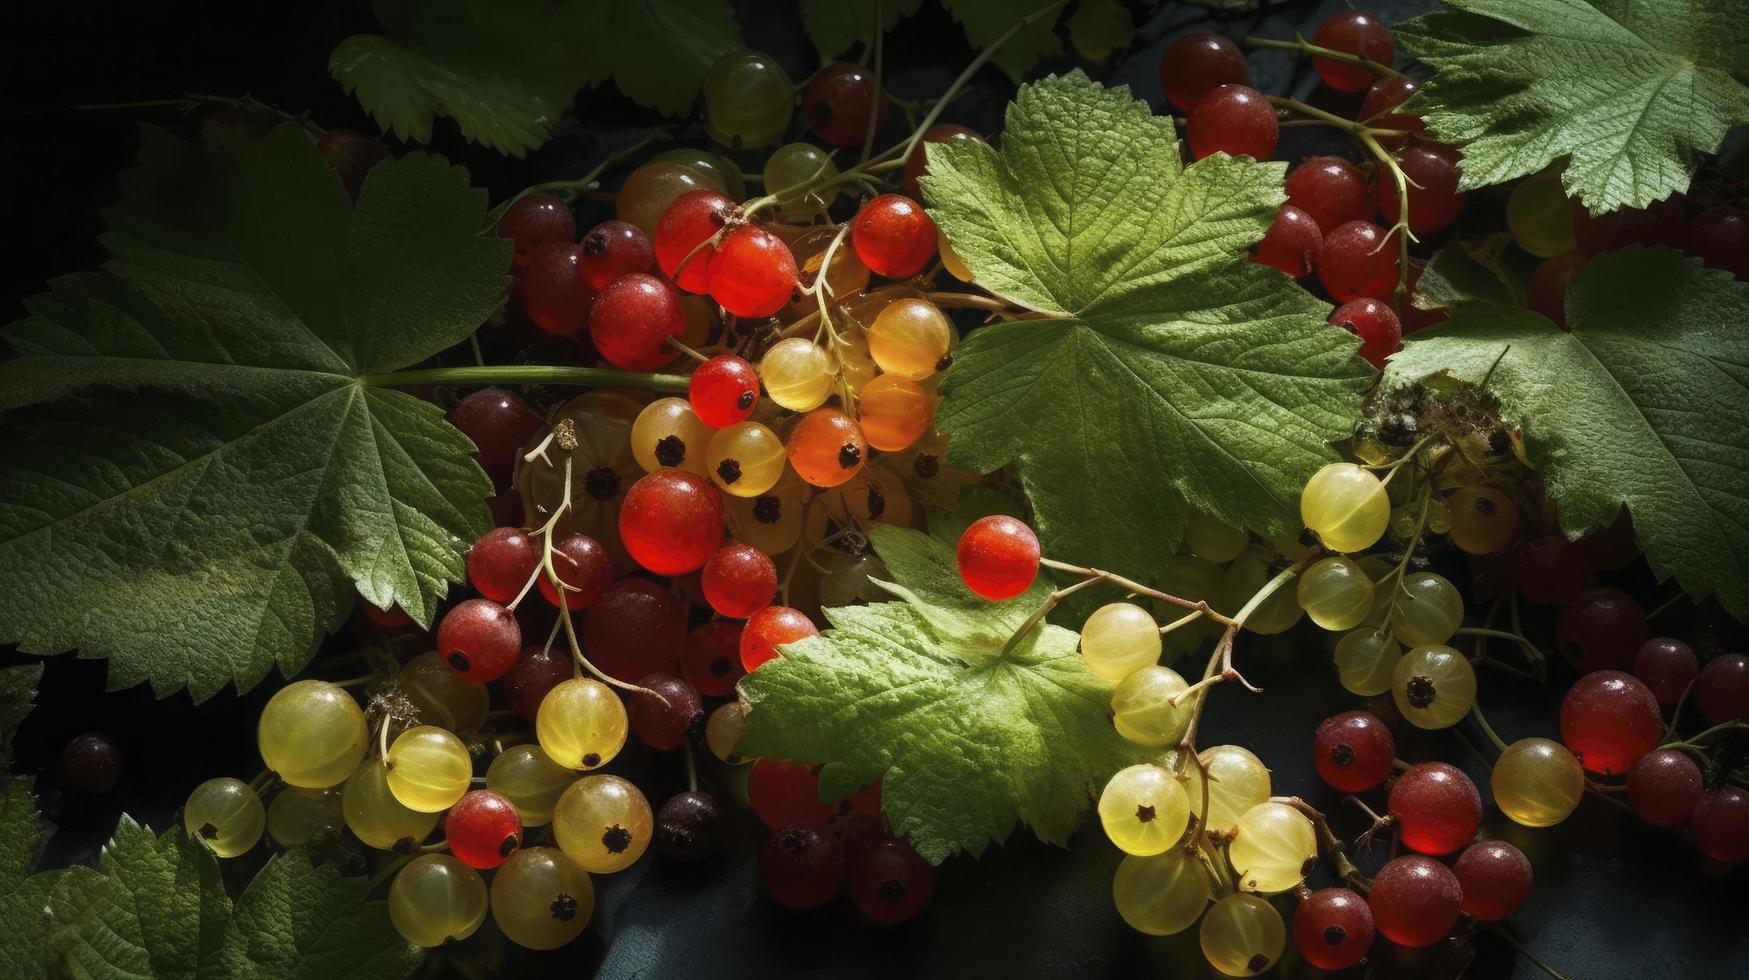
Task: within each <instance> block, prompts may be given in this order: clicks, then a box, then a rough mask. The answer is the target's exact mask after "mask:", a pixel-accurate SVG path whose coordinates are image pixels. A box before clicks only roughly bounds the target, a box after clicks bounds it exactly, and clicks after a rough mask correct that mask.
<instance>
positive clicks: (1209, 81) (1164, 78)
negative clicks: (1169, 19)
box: [1160, 32, 1251, 112]
mask: <svg viewBox="0 0 1749 980" xmlns="http://www.w3.org/2000/svg"><path fill="white" fill-rule="evenodd" d="M1228 84H1232V85H1250V84H1251V66H1250V65H1249V64H1247V63H1246V62H1245V52H1243V51H1241V50H1239V46H1238V45H1237V44H1234V43H1233V42H1232V41H1230V40H1228V39H1227V38H1225V37H1222V36H1221V35H1219V34H1207V33H1200V32H1199V33H1195V34H1186V35H1184V36H1183V37H1181V38H1179V39H1178V40H1176V41H1173V42H1172V46H1171V47H1169V48H1167V49H1166V53H1165V54H1163V55H1161V56H1160V88H1161V89H1163V90H1165V92H1166V101H1168V102H1170V103H1172V105H1173V107H1174V108H1176V109H1177V110H1178V111H1179V112H1189V111H1190V110H1191V107H1192V106H1195V105H1196V103H1197V102H1198V100H1200V99H1201V98H1202V97H1203V96H1205V95H1207V94H1209V92H1210V91H1212V90H1214V88H1215V87H1216V86H1220V85H1228Z"/></svg>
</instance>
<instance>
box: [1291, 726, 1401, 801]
mask: <svg viewBox="0 0 1749 980" xmlns="http://www.w3.org/2000/svg"><path fill="white" fill-rule="evenodd" d="M1396 755H1397V740H1396V739H1395V738H1393V737H1392V736H1391V730H1390V729H1389V728H1387V727H1385V723H1384V722H1382V721H1380V720H1379V719H1378V716H1377V715H1374V714H1372V713H1371V712H1367V711H1345V712H1343V713H1342V714H1339V715H1335V716H1332V717H1330V718H1326V719H1324V721H1323V723H1322V724H1320V725H1319V726H1318V731H1317V732H1316V733H1315V734H1314V735H1313V736H1312V761H1313V763H1314V764H1315V765H1316V766H1317V769H1318V775H1319V776H1320V777H1322V778H1323V780H1324V782H1326V783H1329V784H1330V785H1331V786H1332V787H1334V788H1336V789H1339V790H1341V791H1342V792H1344V793H1364V792H1366V791H1367V790H1369V789H1372V788H1374V787H1376V786H1380V785H1383V784H1384V781H1385V780H1386V779H1387V778H1388V777H1389V776H1390V775H1391V762H1392V760H1394V759H1395V758H1396Z"/></svg>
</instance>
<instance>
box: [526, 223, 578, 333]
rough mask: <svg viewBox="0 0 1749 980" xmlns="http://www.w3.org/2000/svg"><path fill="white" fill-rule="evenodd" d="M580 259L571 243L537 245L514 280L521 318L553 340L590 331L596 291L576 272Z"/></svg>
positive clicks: (576, 249)
mask: <svg viewBox="0 0 1749 980" xmlns="http://www.w3.org/2000/svg"><path fill="white" fill-rule="evenodd" d="M581 255H582V252H581V251H580V250H579V249H578V248H577V246H576V245H574V244H572V243H571V242H550V243H548V244H545V245H537V246H535V248H534V251H532V252H530V253H529V257H528V263H527V264H526V265H524V266H523V267H522V271H521V272H519V273H518V274H517V276H516V300H517V302H518V304H519V305H521V307H522V312H523V315H525V316H527V317H528V320H529V322H530V323H532V324H534V325H535V326H537V327H539V328H541V329H542V330H545V331H546V332H547V333H550V334H552V335H554V336H555V337H573V336H576V335H577V334H580V333H582V332H583V331H584V330H586V329H588V327H589V310H590V301H591V300H593V299H594V298H595V290H593V289H590V288H589V284H588V283H587V282H584V281H583V275H582V273H581V272H580V271H578V262H579V260H580V258H581Z"/></svg>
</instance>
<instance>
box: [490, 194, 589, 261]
mask: <svg viewBox="0 0 1749 980" xmlns="http://www.w3.org/2000/svg"><path fill="white" fill-rule="evenodd" d="M576 234H577V222H576V219H574V218H572V217H571V209H570V208H569V207H568V206H566V204H565V202H564V201H561V200H559V199H558V198H556V197H548V196H547V195H545V194H524V195H522V196H521V197H519V198H517V199H516V200H514V201H512V202H511V203H510V206H509V207H507V208H505V209H504V213H503V214H502V215H500V216H499V217H498V237H499V238H508V239H510V240H511V241H512V242H514V243H515V245H516V258H515V262H516V265H518V266H523V265H527V264H528V260H529V258H530V257H532V255H533V253H534V250H535V248H536V246H540V245H546V244H550V243H553V242H567V243H568V242H570V241H571V240H572V238H574V237H575V236H576Z"/></svg>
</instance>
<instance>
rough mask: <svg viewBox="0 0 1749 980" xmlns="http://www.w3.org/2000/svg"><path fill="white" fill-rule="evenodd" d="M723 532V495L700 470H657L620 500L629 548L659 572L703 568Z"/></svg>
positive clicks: (641, 562)
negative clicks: (699, 472) (698, 472)
mask: <svg viewBox="0 0 1749 980" xmlns="http://www.w3.org/2000/svg"><path fill="white" fill-rule="evenodd" d="M723 533H724V531H723V496H722V494H721V493H718V492H717V488H716V487H715V486H714V485H713V484H712V483H711V482H710V481H709V480H707V479H705V478H704V477H702V476H699V475H698V474H697V473H689V472H687V471H686V470H675V469H662V470H657V471H656V472H654V473H650V474H648V475H646V476H644V477H643V478H641V479H639V480H638V482H636V483H634V484H632V486H631V489H630V490H627V491H626V495H625V500H624V501H623V502H622V503H621V504H620V510H619V537H620V541H621V542H622V543H623V544H624V545H625V549H626V554H628V555H631V556H632V560H633V561H635V562H637V563H638V564H639V565H642V566H643V567H645V568H647V569H649V570H650V571H652V572H655V573H656V574H658V575H685V574H686V573H687V572H691V571H695V570H697V569H699V568H702V567H703V566H704V563H705V562H706V561H707V560H709V558H710V556H711V553H712V552H714V551H716V550H717V546H718V545H720V544H722V543H723Z"/></svg>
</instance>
